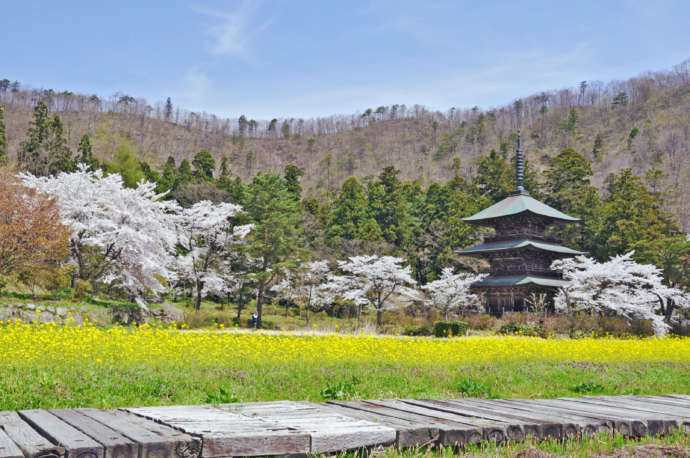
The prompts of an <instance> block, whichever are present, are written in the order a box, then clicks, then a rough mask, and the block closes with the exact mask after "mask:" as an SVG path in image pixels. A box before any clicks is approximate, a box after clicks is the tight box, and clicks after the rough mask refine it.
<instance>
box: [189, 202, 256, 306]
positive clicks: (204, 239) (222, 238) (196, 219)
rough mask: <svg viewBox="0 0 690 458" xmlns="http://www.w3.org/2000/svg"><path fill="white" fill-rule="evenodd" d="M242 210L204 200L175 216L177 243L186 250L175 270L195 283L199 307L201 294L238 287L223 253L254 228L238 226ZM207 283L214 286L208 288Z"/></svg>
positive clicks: (196, 301)
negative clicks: (237, 219)
mask: <svg viewBox="0 0 690 458" xmlns="http://www.w3.org/2000/svg"><path fill="white" fill-rule="evenodd" d="M241 211H242V207H240V206H239V205H235V204H231V203H226V202H221V203H220V204H213V203H212V202H210V201H208V200H203V201H201V202H197V203H196V204H194V205H192V206H191V207H189V208H185V209H183V210H182V211H181V212H180V213H179V215H178V216H177V217H176V226H177V241H178V246H179V247H181V248H182V250H183V253H182V254H181V255H180V256H179V257H178V258H177V263H176V268H177V269H176V270H177V273H178V275H179V277H180V278H182V279H186V280H188V281H191V282H192V284H193V285H194V290H195V308H196V309H197V310H199V309H200V308H201V299H202V297H203V296H204V295H205V294H208V292H209V291H211V290H216V291H218V290H219V289H220V290H224V287H234V286H236V285H235V282H234V281H232V278H231V277H230V278H228V276H229V275H231V274H230V272H229V269H228V267H229V265H228V264H227V262H228V261H227V260H225V259H223V255H224V253H225V252H226V250H227V249H228V248H229V247H231V246H232V245H236V244H237V243H238V242H239V241H240V240H242V239H243V238H244V237H246V235H247V234H248V233H249V231H250V230H251V228H252V226H251V225H241V226H235V224H234V221H233V217H235V216H236V215H237V214H238V213H239V212H241ZM228 280H231V281H228ZM207 284H209V285H210V286H211V288H207V287H206V285H207ZM222 285H224V287H223V286H222ZM224 291H225V290H224Z"/></svg>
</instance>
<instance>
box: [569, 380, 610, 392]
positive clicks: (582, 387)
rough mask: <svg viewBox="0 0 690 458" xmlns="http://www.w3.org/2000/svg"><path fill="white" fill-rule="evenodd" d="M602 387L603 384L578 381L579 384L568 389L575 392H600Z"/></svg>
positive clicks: (602, 389)
mask: <svg viewBox="0 0 690 458" xmlns="http://www.w3.org/2000/svg"><path fill="white" fill-rule="evenodd" d="M604 389H605V388H604V386H603V385H599V384H598V383H591V382H585V383H580V384H579V385H575V386H571V387H570V391H573V392H575V393H601V392H602V391H604Z"/></svg>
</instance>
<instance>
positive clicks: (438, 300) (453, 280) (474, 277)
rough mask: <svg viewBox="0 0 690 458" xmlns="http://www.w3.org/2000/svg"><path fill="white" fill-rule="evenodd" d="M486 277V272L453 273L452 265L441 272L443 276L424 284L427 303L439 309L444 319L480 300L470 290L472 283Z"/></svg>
mask: <svg viewBox="0 0 690 458" xmlns="http://www.w3.org/2000/svg"><path fill="white" fill-rule="evenodd" d="M484 277H486V274H472V273H458V274H454V273H453V268H452V267H446V268H444V269H443V271H442V272H441V278H439V279H438V280H434V281H432V282H429V283H427V284H426V285H424V286H422V287H421V288H422V290H424V292H426V294H427V297H428V299H427V300H426V301H425V303H426V305H427V306H429V307H431V308H434V309H436V310H438V311H439V312H440V313H441V315H443V318H444V319H446V320H447V319H448V317H449V316H450V315H451V314H453V315H456V314H457V313H459V312H460V311H461V310H464V309H465V310H466V309H467V308H468V307H469V306H472V305H476V304H477V303H478V302H479V298H478V297H477V295H475V294H472V293H471V292H470V285H471V284H472V283H474V282H477V281H479V280H481V279H482V278H484Z"/></svg>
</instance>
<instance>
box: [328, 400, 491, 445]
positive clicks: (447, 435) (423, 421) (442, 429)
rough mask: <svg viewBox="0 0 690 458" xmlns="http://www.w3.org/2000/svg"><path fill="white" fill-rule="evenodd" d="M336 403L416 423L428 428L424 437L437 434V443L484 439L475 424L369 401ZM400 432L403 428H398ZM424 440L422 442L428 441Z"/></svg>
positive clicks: (408, 422)
mask: <svg viewBox="0 0 690 458" xmlns="http://www.w3.org/2000/svg"><path fill="white" fill-rule="evenodd" d="M331 402H333V403H336V404H340V405H343V406H347V407H350V408H352V409H357V410H359V411H361V412H366V413H369V414H371V415H380V416H385V418H392V419H395V420H396V421H398V422H403V424H407V425H408V426H409V425H414V427H415V428H420V429H421V430H422V431H423V430H428V433H422V434H421V435H422V437H424V436H426V435H436V436H437V441H436V442H437V443H439V444H441V445H444V446H447V445H452V446H459V445H467V444H476V443H479V442H481V440H482V430H481V429H480V428H477V427H475V426H471V425H467V424H463V423H458V422H455V421H450V420H447V419H443V418H434V417H429V416H426V415H417V414H414V413H411V412H409V411H402V410H399V409H392V408H389V407H385V406H381V405H377V404H372V403H370V402H367V401H361V402H358V401H350V402H341V401H331ZM398 431H399V432H400V431H401V430H400V429H398ZM426 442H427V441H425V442H422V443H426Z"/></svg>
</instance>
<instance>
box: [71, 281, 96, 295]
mask: <svg viewBox="0 0 690 458" xmlns="http://www.w3.org/2000/svg"><path fill="white" fill-rule="evenodd" d="M92 291H93V286H92V285H91V283H89V282H88V281H87V280H82V279H81V278H80V279H78V280H77V281H75V282H74V297H75V298H76V299H83V298H85V297H86V296H88V295H89V293H91V292H92Z"/></svg>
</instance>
